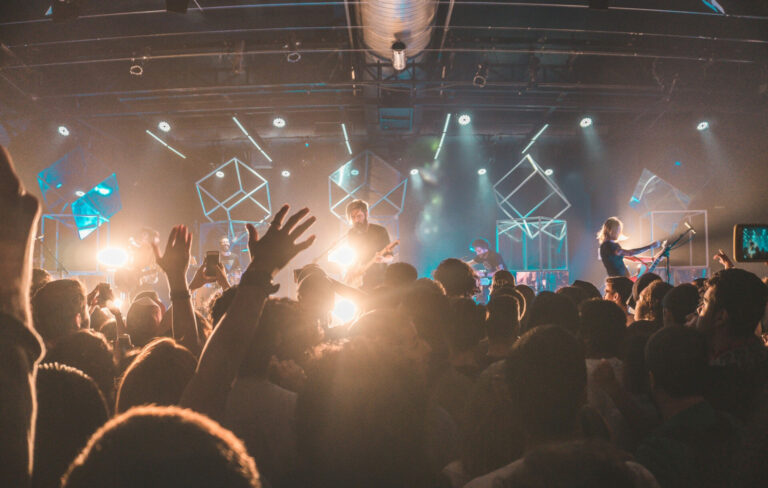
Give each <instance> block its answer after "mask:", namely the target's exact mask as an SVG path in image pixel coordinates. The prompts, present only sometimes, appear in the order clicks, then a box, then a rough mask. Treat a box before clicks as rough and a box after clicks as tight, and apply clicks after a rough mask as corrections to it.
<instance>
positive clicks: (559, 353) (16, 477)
mask: <svg viewBox="0 0 768 488" xmlns="http://www.w3.org/2000/svg"><path fill="white" fill-rule="evenodd" d="M39 217H40V205H39V203H38V202H37V200H36V198H35V197H34V196H32V195H30V194H29V193H27V192H26V191H25V189H24V188H23V185H22V184H21V182H20V180H19V178H18V176H17V174H16V172H15V169H14V166H13V163H12V161H11V158H10V155H9V154H8V153H7V152H6V151H5V150H4V149H2V148H0V252H2V259H1V260H0V306H1V307H2V308H0V486H2V487H25V486H33V487H36V488H48V487H59V486H62V487H66V488H76V487H78V488H79V487H121V488H122V487H126V488H127V487H158V488H161V487H203V486H205V487H260V486H263V487H274V488H281V487H328V488H330V487H334V488H343V487H363V486H365V487H379V486H380V487H463V486H466V487H468V488H483V487H497V486H498V487H501V486H509V487H531V488H533V487H536V488H538V487H555V488H557V487H638V488H639V487H657V486H660V487H662V488H667V487H718V488H720V487H751V486H765V485H764V483H765V481H764V480H766V479H768V463H767V462H766V459H768V388H767V387H768V349H766V346H765V343H764V341H763V339H762V337H761V334H762V332H763V331H764V330H766V329H765V327H768V323H767V322H766V320H767V317H766V300H767V299H768V287H767V286H766V283H765V282H764V281H763V280H761V279H760V278H759V277H758V276H756V275H755V274H753V273H750V272H747V271H745V270H743V269H739V268H737V267H734V266H733V265H732V263H730V262H729V261H728V260H727V259H725V258H724V256H722V255H720V256H719V259H720V260H721V261H722V262H723V263H724V264H725V268H726V269H721V270H719V271H717V272H715V273H714V274H713V275H712V276H711V277H710V278H709V279H708V280H704V279H701V280H698V281H696V282H694V283H684V284H678V285H677V286H674V287H673V286H671V285H669V284H667V283H666V282H664V281H662V280H661V278H660V277H659V276H658V275H655V274H650V273H649V274H645V275H643V276H641V277H639V278H638V279H637V280H636V281H634V282H633V281H632V280H630V279H629V278H627V277H624V276H616V277H610V278H608V279H606V281H605V282H604V283H595V284H592V283H587V282H583V281H576V282H574V283H573V284H572V285H571V286H566V287H563V288H561V289H559V290H557V291H556V292H547V291H543V292H540V293H538V295H537V294H536V293H535V292H534V290H533V289H531V288H530V287H527V286H525V285H519V284H516V283H515V278H514V275H513V274H512V273H510V272H509V271H506V270H504V269H499V270H497V271H496V272H495V274H494V275H493V278H492V280H493V282H492V285H491V290H490V298H489V299H488V301H487V303H486V304H484V305H481V304H478V303H477V300H475V299H473V297H474V296H475V295H476V294H477V292H478V289H477V288H478V281H477V277H476V275H475V272H474V270H473V269H472V267H471V266H470V265H469V264H467V263H466V262H465V261H462V260H460V259H455V258H449V259H445V260H444V261H442V263H441V264H440V265H439V267H438V268H437V270H436V271H435V273H434V275H433V276H432V277H419V276H418V273H417V270H416V268H415V267H413V266H412V265H410V264H407V263H402V262H393V263H391V264H387V263H386V262H382V263H378V264H380V265H381V269H382V270H383V274H382V277H381V280H382V281H381V283H380V284H378V285H377V286H375V287H373V288H370V287H363V288H362V289H360V288H355V287H352V286H348V285H345V284H343V283H340V282H339V281H337V280H335V279H333V278H331V277H330V276H329V275H328V274H327V273H326V272H325V271H324V270H323V269H322V268H321V267H320V266H317V265H309V266H305V267H304V268H302V269H301V270H299V271H297V273H296V279H297V282H298V291H297V296H295V297H293V298H274V297H273V295H275V294H277V293H279V291H278V288H279V287H278V286H277V285H275V284H273V278H274V277H275V275H276V273H277V272H278V271H280V270H282V269H285V268H288V269H291V268H292V265H291V263H292V261H293V260H294V258H295V257H296V256H297V255H298V254H300V253H302V252H305V251H306V250H307V249H308V248H309V247H310V246H311V245H312V243H313V241H314V237H313V236H312V235H311V234H312V224H313V223H314V217H312V216H311V213H310V211H309V210H308V209H302V210H299V211H295V212H294V211H293V210H291V209H289V208H288V207H287V206H284V207H283V208H282V209H280V210H279V211H278V212H277V213H276V214H275V216H274V218H273V220H272V223H271V224H270V226H269V229H268V230H267V231H266V232H263V233H262V235H259V234H257V232H256V230H255V229H254V228H252V227H250V228H249V242H248V250H249V254H250V263H249V264H248V265H247V267H246V268H245V270H244V271H243V274H242V277H241V279H240V282H239V284H237V285H233V286H229V283H227V280H226V277H222V276H221V273H219V274H218V275H217V274H216V273H213V274H212V275H211V276H203V275H202V274H195V277H194V278H193V279H191V280H188V278H187V272H188V268H189V265H190V264H189V263H190V248H191V241H192V238H193V236H192V234H191V233H190V231H189V229H187V228H186V227H185V226H177V227H175V228H173V229H172V231H171V232H170V235H169V236H168V238H167V241H165V239H164V240H163V244H162V245H161V246H159V247H157V248H156V249H155V251H154V252H155V256H156V257H155V259H156V262H157V265H158V266H159V268H160V269H161V270H162V272H163V274H164V278H165V280H167V283H168V286H169V289H170V303H164V302H163V301H162V300H161V299H160V298H159V297H158V295H157V294H156V293H153V292H144V293H138V294H136V296H134V297H132V299H131V303H130V306H129V307H128V309H127V310H128V311H127V313H126V314H125V317H123V315H122V314H121V312H120V309H119V308H118V307H116V306H115V305H114V302H113V296H112V290H111V289H110V288H109V286H108V285H99V286H98V287H96V288H95V289H94V290H86V289H85V287H84V285H83V284H81V283H80V282H79V281H77V280H74V279H58V280H57V279H52V278H51V277H50V276H49V275H48V274H47V273H46V272H44V271H43V270H38V269H34V270H33V268H32V261H31V254H32V246H33V242H34V235H35V231H36V227H37V223H38V220H39ZM361 218H362V217H361ZM164 237H165V236H163V238H164ZM166 242H167V243H166ZM480 244H482V243H480ZM206 283H218V284H220V285H221V286H220V288H221V290H220V291H219V293H217V294H215V295H214V296H213V298H212V300H210V302H209V303H207V304H205V306H195V305H194V303H193V300H192V298H191V292H193V291H194V290H195V289H196V288H200V287H202V286H203V285H205V284H206ZM210 286H216V285H210ZM598 287H600V288H604V290H605V291H604V292H603V293H601V291H600V290H599V289H598ZM337 294H342V295H344V294H345V295H346V296H349V297H350V298H352V299H354V300H355V301H356V302H357V303H358V304H359V305H360V307H361V308H362V309H363V310H364V311H365V313H363V314H362V315H361V316H359V317H358V318H357V319H356V320H354V321H353V322H352V323H351V324H343V325H339V326H337V327H329V326H328V324H327V321H326V320H325V319H326V318H327V317H328V315H329V313H330V311H331V309H332V308H333V302H334V297H335V296H336V295H337Z"/></svg>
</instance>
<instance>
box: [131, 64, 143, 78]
mask: <svg viewBox="0 0 768 488" xmlns="http://www.w3.org/2000/svg"><path fill="white" fill-rule="evenodd" d="M128 72H129V73H130V74H131V76H141V75H143V74H144V68H143V67H142V66H141V65H140V64H138V63H135V62H134V63H133V64H132V65H131V67H130V68H129V69H128Z"/></svg>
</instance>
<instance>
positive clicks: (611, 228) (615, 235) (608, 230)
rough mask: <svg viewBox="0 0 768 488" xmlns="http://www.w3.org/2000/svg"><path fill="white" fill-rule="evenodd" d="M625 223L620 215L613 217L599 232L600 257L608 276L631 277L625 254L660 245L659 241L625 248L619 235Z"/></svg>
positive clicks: (634, 253) (638, 252) (633, 254)
mask: <svg viewBox="0 0 768 488" xmlns="http://www.w3.org/2000/svg"><path fill="white" fill-rule="evenodd" d="M623 228H624V224H623V223H622V222H621V220H619V218H618V217H611V218H609V219H608V220H606V221H605V223H603V228H602V229H600V232H598V233H597V241H598V242H599V243H600V259H601V260H602V261H603V266H605V271H606V273H608V276H626V277H629V276H630V274H629V270H628V269H627V266H626V265H625V264H624V257H625V256H635V255H636V254H640V253H642V252H645V251H648V250H650V249H653V248H654V247H658V246H659V245H660V243H659V241H656V242H652V243H651V244H649V245H647V246H645V247H638V248H636V249H623V248H622V247H621V244H619V236H620V235H621V231H622V229H623Z"/></svg>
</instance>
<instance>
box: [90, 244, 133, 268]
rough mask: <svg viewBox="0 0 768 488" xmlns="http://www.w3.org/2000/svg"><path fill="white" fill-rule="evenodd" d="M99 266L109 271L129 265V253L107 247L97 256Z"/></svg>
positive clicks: (117, 248)
mask: <svg viewBox="0 0 768 488" xmlns="http://www.w3.org/2000/svg"><path fill="white" fill-rule="evenodd" d="M96 259H97V260H98V261H99V264H101V265H103V266H106V267H107V268H109V269H118V268H122V267H124V266H125V265H126V264H128V251H126V250H125V249H121V248H119V247H107V248H104V249H102V250H101V251H99V253H98V254H97V255H96Z"/></svg>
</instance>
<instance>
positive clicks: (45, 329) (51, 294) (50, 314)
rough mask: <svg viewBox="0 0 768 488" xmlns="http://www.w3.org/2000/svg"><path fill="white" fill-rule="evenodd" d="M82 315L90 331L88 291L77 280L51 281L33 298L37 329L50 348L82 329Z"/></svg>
mask: <svg viewBox="0 0 768 488" xmlns="http://www.w3.org/2000/svg"><path fill="white" fill-rule="evenodd" d="M78 314H80V315H81V317H80V319H81V326H83V325H84V326H85V327H87V326H88V311H87V310H86V306H85V288H84V287H83V284H82V283H80V282H79V281H77V280H72V279H63V280H54V281H50V282H48V283H46V284H45V285H44V286H43V287H42V288H40V289H39V290H38V291H37V293H35V296H34V297H33V298H32V316H33V319H34V324H35V329H36V330H37V332H38V333H39V334H40V336H41V337H42V338H43V340H44V341H45V343H46V344H48V345H50V344H53V343H54V342H55V341H57V340H59V339H60V338H62V337H64V336H65V335H67V334H69V333H71V332H74V331H76V330H77V329H78V323H77V316H78Z"/></svg>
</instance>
